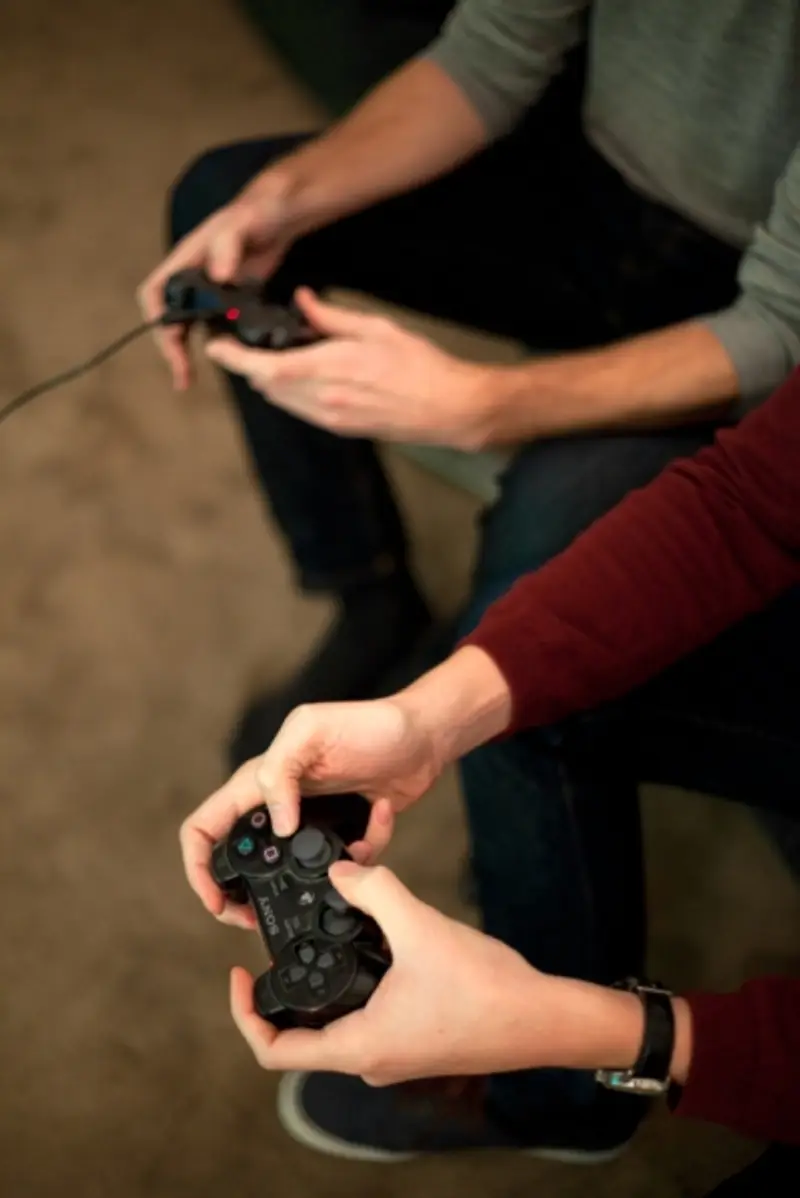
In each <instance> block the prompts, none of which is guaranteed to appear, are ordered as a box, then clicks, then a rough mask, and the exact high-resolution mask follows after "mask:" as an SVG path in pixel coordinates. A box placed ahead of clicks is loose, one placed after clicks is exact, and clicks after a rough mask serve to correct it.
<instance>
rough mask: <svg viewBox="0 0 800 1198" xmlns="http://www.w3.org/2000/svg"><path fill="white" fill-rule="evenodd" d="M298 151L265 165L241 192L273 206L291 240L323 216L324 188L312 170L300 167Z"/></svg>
mask: <svg viewBox="0 0 800 1198" xmlns="http://www.w3.org/2000/svg"><path fill="white" fill-rule="evenodd" d="M301 153H302V151H298V154H297V156H295V155H289V157H287V158H284V159H283V160H282V161H279V162H277V163H275V164H274V165H273V166H269V167H268V168H267V169H266V170H265V171H262V172H261V174H259V175H256V177H255V179H253V180H252V181H251V182H250V183H249V184H248V185H247V187H245V189H244V190H243V192H242V193H241V194H242V197H243V198H249V199H254V200H255V201H256V202H257V203H264V204H269V205H270V206H274V207H275V208H277V210H278V212H279V213H280V222H281V226H282V227H283V228H284V229H285V230H286V233H287V235H288V236H289V237H290V238H291V239H292V240H296V239H297V238H299V237H302V236H304V235H305V234H306V233H311V232H312V231H313V230H314V229H316V228H319V227H320V226H321V225H323V224H324V223H325V221H326V219H327V217H326V195H325V188H324V186H322V185H321V183H320V181H319V180H318V179H317V178H316V177H315V175H314V174H313V173H311V172H309V171H308V170H306V169H303V167H302V159H300V154H301ZM295 157H297V161H295ZM327 203H328V205H329V201H327Z"/></svg>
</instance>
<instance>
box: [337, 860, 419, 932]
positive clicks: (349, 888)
mask: <svg viewBox="0 0 800 1198" xmlns="http://www.w3.org/2000/svg"><path fill="white" fill-rule="evenodd" d="M330 879H331V882H332V883H333V885H334V886H335V887H336V889H337V890H338V891H339V894H341V896H342V898H345V899H347V901H348V903H350V904H351V905H352V906H353V907H357V908H358V910H359V911H363V912H364V913H365V914H366V915H371V916H372V918H373V919H374V920H375V922H376V923H377V924H378V926H379V927H380V928H381V930H382V931H383V933H384V935H385V936H386V939H387V940H388V941H389V943H390V944H391V945H392V946H396V945H398V944H399V943H400V942H401V941H402V940H403V939H404V937H405V935H406V932H407V930H408V929H409V927H410V925H411V922H412V919H411V917H412V916H413V915H414V914H415V913H416V912H417V911H418V909H419V908H420V907H421V906H422V905H423V904H422V903H421V901H420V900H419V899H418V898H416V896H415V895H413V894H412V893H411V891H410V890H408V889H407V887H405V886H404V885H403V883H402V882H401V881H400V879H399V878H398V877H397V874H395V873H393V872H392V871H391V870H390V869H387V868H386V866H385V865H357V864H356V862H355V861H337V862H336V864H335V865H332V866H331V868H330Z"/></svg>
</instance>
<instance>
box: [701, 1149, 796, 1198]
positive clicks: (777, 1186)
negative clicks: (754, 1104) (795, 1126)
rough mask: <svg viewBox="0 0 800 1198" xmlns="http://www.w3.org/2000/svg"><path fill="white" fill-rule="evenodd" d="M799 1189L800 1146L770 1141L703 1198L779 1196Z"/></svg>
mask: <svg viewBox="0 0 800 1198" xmlns="http://www.w3.org/2000/svg"><path fill="white" fill-rule="evenodd" d="M798 1188H800V1148H793V1147H791V1146H790V1145H788V1144H773V1145H772V1146H771V1147H769V1148H767V1149H766V1150H765V1151H764V1152H762V1154H761V1156H759V1157H756V1159H755V1160H754V1161H753V1163H752V1164H750V1165H748V1166H747V1168H745V1169H742V1170H740V1172H738V1173H735V1174H734V1175H733V1176H732V1177H728V1178H726V1180H725V1181H723V1182H720V1184H719V1185H718V1186H715V1187H714V1189H713V1190H712V1191H711V1192H710V1193H709V1194H708V1195H707V1196H706V1198H782V1196H783V1195H787V1196H788V1195H789V1194H796V1193H797V1191H798Z"/></svg>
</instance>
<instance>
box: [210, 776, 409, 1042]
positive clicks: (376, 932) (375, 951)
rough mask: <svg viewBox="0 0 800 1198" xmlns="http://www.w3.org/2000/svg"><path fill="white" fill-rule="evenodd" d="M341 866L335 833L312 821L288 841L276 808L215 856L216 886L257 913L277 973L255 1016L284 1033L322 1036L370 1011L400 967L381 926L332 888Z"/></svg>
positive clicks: (266, 977)
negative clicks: (275, 825)
mask: <svg viewBox="0 0 800 1198" xmlns="http://www.w3.org/2000/svg"><path fill="white" fill-rule="evenodd" d="M347 797H350V796H347ZM357 797H358V796H352V798H357ZM362 802H363V800H362ZM304 807H305V804H304ZM304 814H305V813H304ZM341 860H350V857H349V854H348V852H347V850H346V848H345V845H344V841H343V840H342V839H341V837H340V836H339V835H337V833H336V832H334V831H332V829H331V826H330V824H329V823H326V822H324V821H323V820H322V819H321V818H319V817H317V818H314V816H313V815H311V816H310V817H309V816H306V819H305V822H304V823H303V824H302V825H301V827H300V829H299V831H297V832H296V833H295V834H294V836H289V837H286V838H282V837H279V836H276V835H275V833H274V832H273V831H272V825H271V823H270V818H269V814H268V812H267V808H266V807H256V808H254V810H252V811H250V812H248V813H247V815H244V816H242V818H241V819H239V820H237V822H236V823H235V824H234V826H233V828H232V829H231V831H230V833H229V835H228V836H227V837H226V839H225V840H221V841H219V843H218V844H216V845H215V846H214V849H213V853H212V858H211V874H212V877H213V878H214V881H215V882H216V883H217V885H218V886H219V887H220V889H222V890H223V891H224V892H225V894H227V895H228V897H229V898H231V899H232V900H233V901H235V902H240V903H246V902H249V903H251V904H252V907H253V909H254V911H255V913H256V917H257V919H258V925H259V928H260V930H261V934H262V936H263V939H264V943H265V945H266V947H267V951H268V953H269V955H270V957H271V961H272V963H271V967H270V969H269V970H268V972H267V973H263V974H262V975H261V976H260V977H259V978H258V979H257V980H256V984H255V1007H256V1010H257V1011H258V1013H259V1015H261V1017H262V1018H263V1019H268V1020H269V1022H270V1023H273V1024H275V1026H276V1027H279V1028H282V1029H284V1028H290V1027H312V1028H320V1027H324V1026H325V1024H327V1023H330V1022H331V1021H332V1020H334V1019H338V1018H339V1017H340V1016H342V1015H346V1014H347V1013H348V1012H350V1011H355V1010H357V1009H358V1008H359V1007H363V1006H364V1004H365V1003H366V1001H367V999H368V998H369V997H370V995H371V994H372V992H373V991H374V990H375V988H376V986H377V985H378V983H379V982H380V980H381V978H382V977H383V975H384V973H385V972H386V970H387V969H388V968H389V965H390V964H391V956H390V954H389V951H388V949H387V948H386V946H385V942H384V938H383V933H382V932H381V930H380V928H379V927H378V925H377V924H376V923H375V921H374V920H373V919H370V918H369V916H367V915H365V914H364V913H363V912H362V911H358V910H356V908H355V907H351V906H350V905H349V903H347V902H346V900H345V899H344V898H342V896H341V895H340V894H339V892H338V891H337V890H335V889H334V887H333V886H332V885H331V883H330V881H329V879H328V869H329V867H330V866H331V865H332V864H333V862H334V861H341Z"/></svg>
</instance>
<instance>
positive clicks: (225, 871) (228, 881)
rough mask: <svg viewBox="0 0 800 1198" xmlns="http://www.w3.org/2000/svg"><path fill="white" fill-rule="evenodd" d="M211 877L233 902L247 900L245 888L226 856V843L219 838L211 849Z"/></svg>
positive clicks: (244, 901)
mask: <svg viewBox="0 0 800 1198" xmlns="http://www.w3.org/2000/svg"><path fill="white" fill-rule="evenodd" d="M210 870H211V877H212V878H213V879H214V881H215V882H216V884H217V886H219V888H220V890H221V891H222V892H223V893H224V894H225V895H227V897H228V898H229V899H231V900H232V901H233V902H235V903H242V904H244V903H246V902H247V889H246V887H245V885H244V883H243V882H242V879H241V878H240V876H239V874H238V873H237V871H236V870H235V869H234V868H233V866H232V865H231V863H230V860H229V858H228V845H227V843H226V841H224V840H220V841H218V842H217V844H215V845H214V848H213V849H212V851H211V866H210Z"/></svg>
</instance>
